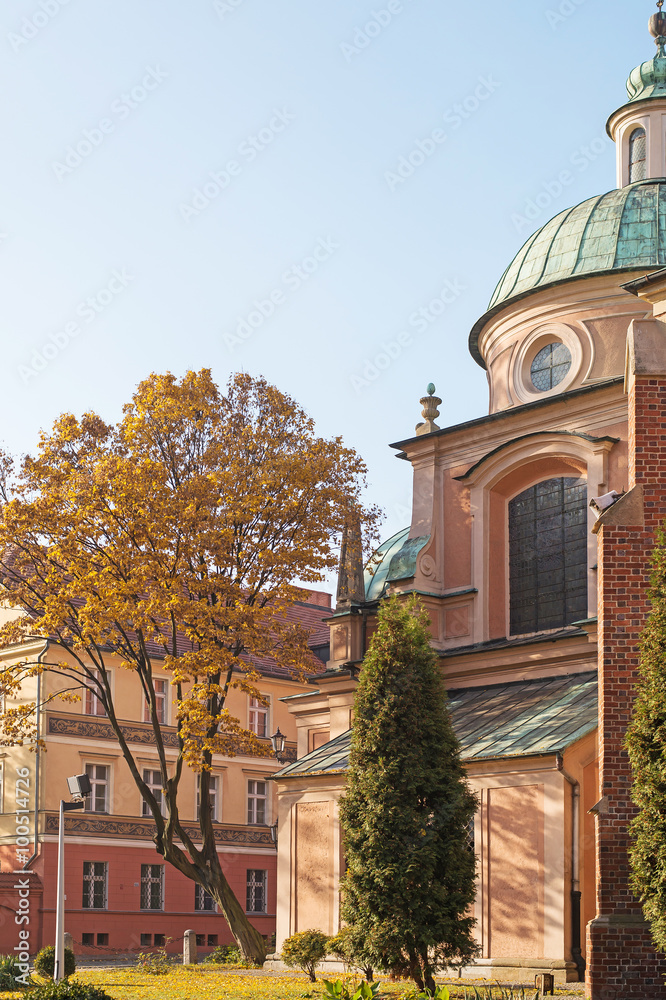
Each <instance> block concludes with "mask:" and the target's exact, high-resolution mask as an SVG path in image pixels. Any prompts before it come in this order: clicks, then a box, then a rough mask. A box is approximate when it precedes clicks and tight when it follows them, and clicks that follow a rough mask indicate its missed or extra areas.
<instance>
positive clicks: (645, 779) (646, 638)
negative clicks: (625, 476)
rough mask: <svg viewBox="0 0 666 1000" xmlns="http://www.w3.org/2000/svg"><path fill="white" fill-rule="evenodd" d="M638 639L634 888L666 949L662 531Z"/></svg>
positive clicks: (631, 736) (665, 560)
mask: <svg viewBox="0 0 666 1000" xmlns="http://www.w3.org/2000/svg"><path fill="white" fill-rule="evenodd" d="M652 566H653V571H652V579H651V586H650V590H649V592H648V597H649V599H650V602H651V604H652V609H651V611H650V614H649V616H648V620H647V622H646V625H645V628H644V629H643V634H642V636H641V641H640V650H641V659H640V673H641V679H640V682H639V685H638V691H637V695H636V701H635V704H634V710H633V716H632V721H631V724H630V726H629V729H628V732H627V739H626V745H627V750H628V752H629V759H630V761H631V766H632V770H633V777H634V784H633V788H632V797H633V800H634V802H635V804H636V805H637V806H638V810H639V811H638V815H637V816H636V818H635V819H634V820H633V822H632V824H631V827H630V834H631V838H632V846H631V849H630V861H631V869H632V875H631V885H632V888H633V890H634V892H635V893H636V894H637V896H638V897H639V898H640V900H641V902H642V904H643V912H644V914H645V918H646V920H648V921H649V923H650V927H651V931H652V936H653V938H654V942H655V944H656V946H657V947H658V948H659V949H660V951H666V534H665V533H664V531H661V532H659V534H658V536H657V545H656V547H655V550H654V553H653V558H652Z"/></svg>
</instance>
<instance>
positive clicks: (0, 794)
mask: <svg viewBox="0 0 666 1000" xmlns="http://www.w3.org/2000/svg"><path fill="white" fill-rule="evenodd" d="M26 806H27V802H26ZM19 808H21V807H20V806H19ZM4 811H5V765H4V762H3V761H0V813H3V812H4Z"/></svg>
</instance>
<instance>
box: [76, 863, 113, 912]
mask: <svg viewBox="0 0 666 1000" xmlns="http://www.w3.org/2000/svg"><path fill="white" fill-rule="evenodd" d="M107 871H108V869H107V864H106V861H84V862H83V903H82V906H83V909H84V910H105V909H106V884H107Z"/></svg>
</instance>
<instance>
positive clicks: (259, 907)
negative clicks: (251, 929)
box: [245, 868, 267, 913]
mask: <svg viewBox="0 0 666 1000" xmlns="http://www.w3.org/2000/svg"><path fill="white" fill-rule="evenodd" d="M266 875H267V872H265V871H261V870H260V869H258V868H248V870H247V893H246V897H245V909H246V911H247V912H248V913H266Z"/></svg>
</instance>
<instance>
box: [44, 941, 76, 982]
mask: <svg viewBox="0 0 666 1000" xmlns="http://www.w3.org/2000/svg"><path fill="white" fill-rule="evenodd" d="M54 968H55V948H54V947H53V945H52V944H49V945H47V946H46V948H42V950H41V951H39V952H37V955H36V957H35V972H38V973H39V975H40V976H50V977H51V979H53V970H54ZM74 972H76V959H75V958H74V952H73V951H72V949H71V948H65V979H67V977H68V976H71V975H72V974H73V973H74Z"/></svg>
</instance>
